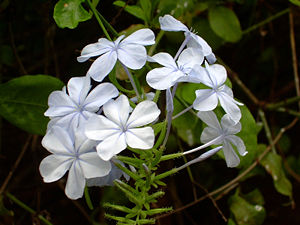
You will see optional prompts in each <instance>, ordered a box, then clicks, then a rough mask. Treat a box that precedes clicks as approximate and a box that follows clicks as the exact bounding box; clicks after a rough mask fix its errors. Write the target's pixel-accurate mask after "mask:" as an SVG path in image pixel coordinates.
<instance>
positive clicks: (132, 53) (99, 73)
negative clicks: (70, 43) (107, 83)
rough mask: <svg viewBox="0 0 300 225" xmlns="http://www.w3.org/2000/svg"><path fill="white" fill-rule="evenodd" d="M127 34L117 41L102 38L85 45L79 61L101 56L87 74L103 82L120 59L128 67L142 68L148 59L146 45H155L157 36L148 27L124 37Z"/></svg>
mask: <svg viewBox="0 0 300 225" xmlns="http://www.w3.org/2000/svg"><path fill="white" fill-rule="evenodd" d="M124 37H125V35H122V36H120V37H118V38H117V40H115V41H109V40H107V39H106V38H100V39H99V40H98V42H97V43H93V44H89V45H87V46H85V47H84V48H83V49H82V51H81V56H79V57H77V60H78V62H85V61H86V60H88V59H89V58H90V57H94V56H99V57H98V58H97V59H96V60H95V61H94V62H93V64H92V65H91V67H90V69H89V70H88V72H87V74H88V75H90V76H91V77H92V78H93V79H94V80H96V81H99V82H101V81H102V80H103V79H104V78H105V77H106V75H107V74H109V73H110V71H111V70H112V69H113V67H114V66H115V64H116V62H117V60H119V61H120V62H121V63H122V64H123V65H125V66H126V67H128V68H130V69H133V70H137V69H141V68H142V67H143V66H144V65H145V63H146V60H147V52H146V48H145V47H144V46H147V45H153V44H154V43H155V40H154V39H155V36H154V33H153V31H151V30H150V29H148V28H145V29H140V30H138V31H136V32H134V33H132V34H131V35H129V36H128V37H126V38H125V39H124Z"/></svg>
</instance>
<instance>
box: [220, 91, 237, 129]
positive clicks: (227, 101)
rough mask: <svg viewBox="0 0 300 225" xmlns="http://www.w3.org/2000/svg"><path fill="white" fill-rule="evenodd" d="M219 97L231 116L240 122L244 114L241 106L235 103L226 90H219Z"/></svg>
mask: <svg viewBox="0 0 300 225" xmlns="http://www.w3.org/2000/svg"><path fill="white" fill-rule="evenodd" d="M218 98H219V100H220V104H221V106H222V107H223V109H224V111H225V112H226V113H227V114H229V116H230V118H231V119H232V120H233V121H234V122H235V123H237V122H239V121H240V119H241V117H242V114H241V110H240V108H239V107H238V106H237V105H236V104H235V102H234V99H233V98H232V97H230V96H229V95H227V94H226V93H225V92H223V91H222V92H218Z"/></svg>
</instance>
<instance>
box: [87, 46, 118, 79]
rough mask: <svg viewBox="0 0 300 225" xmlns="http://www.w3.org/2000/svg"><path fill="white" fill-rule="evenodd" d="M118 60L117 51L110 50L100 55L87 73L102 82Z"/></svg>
mask: <svg viewBox="0 0 300 225" xmlns="http://www.w3.org/2000/svg"><path fill="white" fill-rule="evenodd" d="M116 62H117V53H116V51H109V52H107V53H105V54H103V55H101V56H100V57H98V58H97V59H96V60H95V61H94V62H93V64H92V65H91V67H90V69H89V70H88V72H87V74H88V75H89V76H91V77H92V78H93V79H94V80H96V81H98V82H101V81H102V80H103V79H104V78H105V77H106V75H107V74H109V73H110V71H112V69H113V68H114V66H115V64H116Z"/></svg>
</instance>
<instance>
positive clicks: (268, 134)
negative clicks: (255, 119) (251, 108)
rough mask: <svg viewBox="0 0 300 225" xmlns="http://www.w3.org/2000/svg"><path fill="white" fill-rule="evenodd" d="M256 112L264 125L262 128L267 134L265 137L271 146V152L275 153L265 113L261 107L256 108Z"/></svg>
mask: <svg viewBox="0 0 300 225" xmlns="http://www.w3.org/2000/svg"><path fill="white" fill-rule="evenodd" d="M258 114H259V116H260V118H261V121H262V123H263V125H264V129H265V132H266V136H267V139H268V141H269V144H270V145H271V146H272V152H273V153H276V149H275V146H274V144H273V139H272V134H271V130H270V127H269V125H268V122H267V119H266V116H265V113H264V111H262V110H261V109H259V110H258Z"/></svg>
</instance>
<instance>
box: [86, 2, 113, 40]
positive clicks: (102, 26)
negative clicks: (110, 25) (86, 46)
mask: <svg viewBox="0 0 300 225" xmlns="http://www.w3.org/2000/svg"><path fill="white" fill-rule="evenodd" d="M87 3H88V5H89V6H90V8H91V10H92V12H93V14H94V16H95V17H96V20H97V21H98V23H99V25H100V27H101V29H102V31H103V33H104V34H105V36H106V38H107V39H108V40H110V41H112V39H111V38H110V36H109V34H108V33H107V30H106V29H105V27H104V25H103V23H102V21H101V19H100V17H99V15H98V13H97V9H96V8H95V6H94V5H93V4H92V3H91V1H90V0H87Z"/></svg>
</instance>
